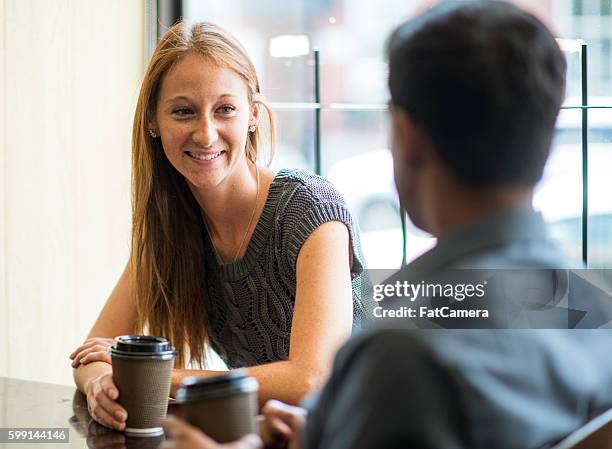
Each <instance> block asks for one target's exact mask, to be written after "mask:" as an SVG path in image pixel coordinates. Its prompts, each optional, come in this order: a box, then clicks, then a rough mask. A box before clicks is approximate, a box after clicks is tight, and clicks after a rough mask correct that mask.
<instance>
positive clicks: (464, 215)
mask: <svg viewBox="0 0 612 449" xmlns="http://www.w3.org/2000/svg"><path fill="white" fill-rule="evenodd" d="M532 195H533V189H532V188H522V189H517V188H500V189H496V190H494V191H488V192H472V191H465V190H464V191H459V192H456V193H455V194H453V195H443V196H441V197H440V200H439V201H438V202H437V204H436V205H435V206H434V207H435V210H434V214H432V220H431V232H432V234H434V235H435V236H436V237H442V236H444V235H445V234H447V233H448V232H450V231H453V230H455V229H458V228H461V227H464V226H467V225H469V224H470V223H474V222H477V221H480V220H482V219H484V218H486V217H490V216H493V215H498V214H501V213H503V212H505V211H508V210H512V209H516V208H517V207H519V206H521V205H524V204H531V201H532Z"/></svg>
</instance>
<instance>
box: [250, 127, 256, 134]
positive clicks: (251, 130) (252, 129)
mask: <svg viewBox="0 0 612 449" xmlns="http://www.w3.org/2000/svg"><path fill="white" fill-rule="evenodd" d="M256 129H257V126H256V125H251V126H249V132H250V133H254V132H255V130H256Z"/></svg>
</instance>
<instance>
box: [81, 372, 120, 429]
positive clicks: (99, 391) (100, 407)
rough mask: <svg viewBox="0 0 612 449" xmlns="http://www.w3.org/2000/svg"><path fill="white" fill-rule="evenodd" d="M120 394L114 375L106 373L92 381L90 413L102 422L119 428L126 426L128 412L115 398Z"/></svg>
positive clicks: (88, 398)
mask: <svg viewBox="0 0 612 449" xmlns="http://www.w3.org/2000/svg"><path fill="white" fill-rule="evenodd" d="M118 396H119V392H118V390H117V387H115V385H114V383H113V380H112V375H111V374H105V375H103V376H101V377H100V378H98V379H96V380H95V381H92V384H91V386H90V387H89V391H88V392H87V406H88V409H89V413H90V414H91V416H92V418H94V419H95V420H96V421H97V422H99V423H100V424H102V425H104V426H106V427H111V428H113V429H117V430H123V429H124V428H125V421H126V419H127V412H126V411H125V409H124V408H123V407H121V406H120V405H119V404H118V403H117V402H115V399H117V397H118Z"/></svg>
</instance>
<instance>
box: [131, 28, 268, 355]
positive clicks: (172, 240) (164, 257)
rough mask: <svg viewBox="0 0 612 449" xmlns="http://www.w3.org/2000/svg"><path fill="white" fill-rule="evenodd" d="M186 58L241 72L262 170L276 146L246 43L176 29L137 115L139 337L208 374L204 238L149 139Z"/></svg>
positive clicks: (152, 66)
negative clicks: (161, 342) (253, 109)
mask: <svg viewBox="0 0 612 449" xmlns="http://www.w3.org/2000/svg"><path fill="white" fill-rule="evenodd" d="M187 53H195V54H198V55H201V56H203V57H204V58H206V59H207V60H209V61H212V62H213V63H215V64H217V65H219V66H221V67H227V68H229V69H231V70H234V71H235V72H236V73H237V74H238V75H240V76H241V77H242V78H243V79H244V81H245V83H246V86H247V92H248V99H249V102H250V103H251V104H256V105H257V106H258V107H260V118H259V126H257V128H256V131H255V132H253V133H248V138H247V143H246V148H245V150H246V156H247V157H248V159H249V160H250V161H251V162H253V163H256V161H257V160H258V159H261V158H262V157H263V154H262V153H263V152H264V149H265V147H266V146H267V147H268V148H267V149H268V156H267V158H266V160H267V162H268V163H269V162H270V161H271V159H272V156H273V154H274V141H275V125H274V117H273V115H272V112H271V110H270V108H269V107H268V106H267V105H266V103H265V101H264V99H263V96H262V95H261V93H260V91H259V81H258V79H257V73H256V72H255V67H254V66H253V63H252V62H251V60H250V59H249V57H248V56H247V54H246V52H245V50H244V49H243V47H242V46H241V45H240V43H238V41H237V40H236V39H234V38H233V37H232V36H231V35H230V34H228V33H227V32H226V31H224V30H223V29H221V28H219V27H218V26H216V25H213V24H211V23H206V22H200V23H193V24H188V23H185V22H178V23H177V24H175V25H174V26H172V27H171V28H170V29H169V30H168V31H167V32H166V33H165V34H164V36H163V37H162V38H161V40H160V41H159V43H158V45H157V48H156V49H155V51H154V52H153V55H152V56H151V61H150V62H149V66H148V67H147V70H146V72H145V75H144V80H143V82H142V86H141V88H140V95H139V97H138V104H137V106H136V113H135V115H134V127H133V130H132V245H131V254H130V270H131V275H132V280H133V282H134V292H133V293H134V295H135V301H136V305H137V311H138V320H137V324H136V327H137V329H136V331H137V332H145V331H146V332H148V333H149V334H152V335H159V336H164V337H166V338H169V339H170V340H171V341H172V343H173V345H174V346H175V347H176V348H177V350H178V351H179V355H178V357H177V359H176V364H175V366H177V367H183V366H185V365H186V364H187V362H188V361H190V362H194V363H195V364H197V365H199V366H202V365H203V363H204V359H205V357H204V349H205V346H206V343H207V342H208V333H207V330H206V322H207V320H206V309H205V294H206V273H205V254H204V233H205V231H204V224H203V220H202V215H201V212H200V207H199V205H198V203H197V202H196V200H195V198H194V196H193V194H192V193H191V190H190V189H189V187H188V185H187V182H186V181H185V179H184V178H183V176H182V175H181V174H180V173H179V172H178V171H177V170H176V169H175V168H174V167H173V166H172V165H171V164H170V162H169V161H168V159H167V158H166V156H165V154H164V149H163V147H162V144H161V139H159V138H153V137H151V135H150V134H149V131H150V127H151V126H152V123H153V122H154V118H155V110H156V106H157V100H158V94H159V89H160V85H161V82H162V79H163V77H164V75H165V74H166V73H167V72H168V71H169V70H170V69H171V68H172V67H173V66H174V64H176V62H177V61H178V60H179V58H180V57H181V56H184V55H185V54H187ZM262 109H264V110H265V111H262ZM264 112H265V114H264ZM263 118H267V123H265V122H264V120H262V119H263ZM262 125H267V126H262ZM245 132H248V131H247V130H246V129H245ZM266 143H267V144H268V145H266ZM187 352H188V353H189V360H187V357H186V353H187Z"/></svg>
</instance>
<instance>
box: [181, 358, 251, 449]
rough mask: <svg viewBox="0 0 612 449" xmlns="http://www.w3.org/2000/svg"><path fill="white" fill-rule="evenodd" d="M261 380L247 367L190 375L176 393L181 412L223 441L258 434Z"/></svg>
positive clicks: (193, 422)
mask: <svg viewBox="0 0 612 449" xmlns="http://www.w3.org/2000/svg"><path fill="white" fill-rule="evenodd" d="M258 387H259V385H258V383H257V380H256V379H254V378H253V377H249V376H247V375H246V371H244V370H236V371H232V372H231V373H230V374H227V375H223V376H216V377H209V378H196V377H188V378H186V379H184V380H183V382H182V384H181V387H180V388H179V390H178V392H177V394H176V401H177V403H178V404H179V405H180V407H181V413H182V414H183V416H184V417H185V419H186V420H187V421H188V422H189V423H191V424H192V425H194V426H196V427H199V428H200V429H201V430H202V431H203V432H204V433H206V434H207V435H208V436H210V437H211V438H213V439H214V440H216V441H217V442H219V443H228V442H230V441H234V440H236V439H238V438H240V437H242V436H244V435H246V434H248V433H257V420H256V419H257V409H258V408H257V390H258Z"/></svg>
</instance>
